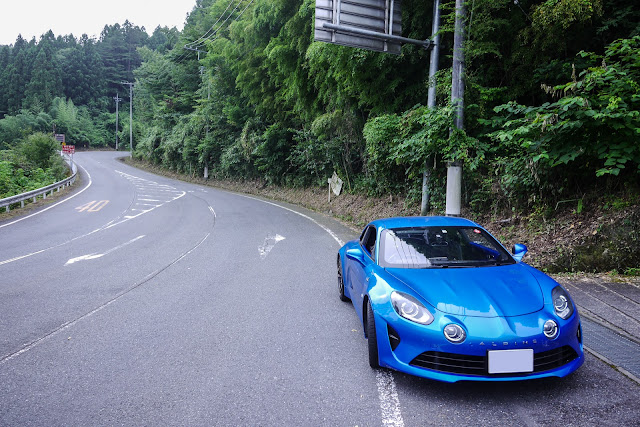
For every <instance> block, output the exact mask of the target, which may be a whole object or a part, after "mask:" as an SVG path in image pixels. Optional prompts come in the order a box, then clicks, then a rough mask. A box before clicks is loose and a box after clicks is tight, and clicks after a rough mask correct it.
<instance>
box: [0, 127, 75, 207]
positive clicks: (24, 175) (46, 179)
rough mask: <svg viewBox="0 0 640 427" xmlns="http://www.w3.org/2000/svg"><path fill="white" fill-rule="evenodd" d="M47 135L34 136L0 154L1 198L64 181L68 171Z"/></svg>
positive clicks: (55, 145)
mask: <svg viewBox="0 0 640 427" xmlns="http://www.w3.org/2000/svg"><path fill="white" fill-rule="evenodd" d="M59 150H60V144H59V143H58V142H57V141H56V140H55V139H53V137H51V136H50V135H46V134H43V133H34V134H32V135H29V136H27V137H26V138H25V139H24V141H22V142H20V143H19V144H18V145H16V146H15V147H13V149H10V150H4V151H0V198H5V197H10V196H14V195H16V194H20V193H24V192H27V191H31V190H35V189H38V188H42V187H46V186H47V185H50V184H53V183H54V182H57V181H60V180H62V179H64V177H65V176H66V175H67V173H68V171H69V169H68V168H67V166H66V164H65V163H64V161H63V160H62V158H61V157H60V155H59V154H58V151H59Z"/></svg>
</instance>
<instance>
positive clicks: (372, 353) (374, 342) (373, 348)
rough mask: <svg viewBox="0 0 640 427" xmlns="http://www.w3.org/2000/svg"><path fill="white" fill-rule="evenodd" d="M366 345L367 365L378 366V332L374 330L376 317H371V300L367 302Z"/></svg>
mask: <svg viewBox="0 0 640 427" xmlns="http://www.w3.org/2000/svg"><path fill="white" fill-rule="evenodd" d="M367 347H368V348H369V366H371V367H372V368H379V367H380V360H379V359H378V334H377V332H376V319H375V317H373V308H371V302H369V303H368V304H367Z"/></svg>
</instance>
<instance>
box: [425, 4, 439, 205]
mask: <svg viewBox="0 0 640 427" xmlns="http://www.w3.org/2000/svg"><path fill="white" fill-rule="evenodd" d="M431 43H432V44H431V58H430V60H429V97H428V99H427V107H429V109H431V108H434V107H435V106H436V86H437V85H436V73H437V72H438V61H439V59H440V0H435V1H434V2H433V24H432V25H431ZM430 181H431V169H430V168H429V160H427V161H426V162H425V165H424V172H423V174H422V204H421V206H420V215H423V216H424V215H426V214H427V212H428V211H429V186H430Z"/></svg>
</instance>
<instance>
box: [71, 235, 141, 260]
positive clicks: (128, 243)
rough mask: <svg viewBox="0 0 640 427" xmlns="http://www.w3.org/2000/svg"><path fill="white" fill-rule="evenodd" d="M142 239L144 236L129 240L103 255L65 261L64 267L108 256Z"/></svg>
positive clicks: (85, 256) (91, 255) (83, 256)
mask: <svg viewBox="0 0 640 427" xmlns="http://www.w3.org/2000/svg"><path fill="white" fill-rule="evenodd" d="M143 237H145V236H144V235H142V236H138V237H136V238H135V239H131V240H129V241H128V242H127V243H123V244H122V245H119V246H116V247H115V248H112V249H109V250H108V251H106V252H105V253H103V254H89V255H82V256H79V257H76V258H71V259H70V260H69V261H67V263H66V264H65V265H64V266H65V267H66V266H67V265H71V264H75V263H76V262H78V261H90V260H92V259H97V258H102V257H103V256H105V255H109V254H110V253H111V252H113V251H117V250H118V249H122V248H124V247H125V246H128V245H130V244H132V243H133V242H135V241H137V240H140V239H142V238H143Z"/></svg>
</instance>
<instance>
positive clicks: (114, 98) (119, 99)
mask: <svg viewBox="0 0 640 427" xmlns="http://www.w3.org/2000/svg"><path fill="white" fill-rule="evenodd" d="M113 100H114V101H116V151H118V106H119V105H120V101H122V98H120V96H118V94H117V93H116V96H114V97H113Z"/></svg>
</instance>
